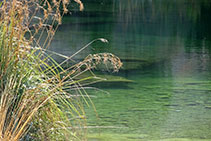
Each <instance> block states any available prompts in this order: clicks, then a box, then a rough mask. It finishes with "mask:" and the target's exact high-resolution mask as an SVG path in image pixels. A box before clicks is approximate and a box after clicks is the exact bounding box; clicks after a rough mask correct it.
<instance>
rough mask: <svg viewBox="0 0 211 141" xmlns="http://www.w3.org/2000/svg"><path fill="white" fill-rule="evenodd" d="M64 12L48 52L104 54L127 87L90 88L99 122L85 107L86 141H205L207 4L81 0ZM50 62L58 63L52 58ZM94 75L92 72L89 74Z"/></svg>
mask: <svg viewBox="0 0 211 141" xmlns="http://www.w3.org/2000/svg"><path fill="white" fill-rule="evenodd" d="M84 5H85V10H84V11H83V12H79V11H77V10H74V9H76V8H74V7H70V8H71V9H73V10H72V12H71V15H67V16H65V17H64V20H63V25H62V26H61V27H60V28H59V30H58V32H57V34H56V36H55V39H54V40H53V42H52V49H53V50H55V51H57V52H60V53H63V54H66V55H71V54H73V53H74V52H76V51H77V50H79V49H80V48H81V47H82V46H84V45H85V44H87V43H88V42H90V41H92V40H93V39H96V38H99V37H103V38H106V39H108V40H109V44H104V43H101V42H100V41H97V42H95V43H93V44H92V45H91V46H90V47H89V48H87V49H86V50H84V51H82V52H81V53H80V54H78V55H77V56H75V59H82V58H84V57H86V56H87V55H88V54H90V53H91V54H93V53H101V52H111V53H114V54H115V55H117V56H119V57H120V58H121V59H122V61H123V63H124V65H123V68H122V69H121V70H120V72H119V73H114V74H112V73H106V72H103V74H104V75H106V76H107V75H111V76H121V77H123V78H126V79H129V80H132V81H131V82H104V83H100V84H98V85H97V87H99V88H101V89H102V90H106V91H107V92H109V93H110V94H106V93H103V92H99V91H92V92H90V95H95V96H97V98H93V102H94V103H95V106H96V108H97V112H98V115H99V118H96V116H95V113H94V112H93V110H92V109H87V112H88V114H87V118H88V125H89V126H98V127H102V128H97V129H89V130H88V131H89V140H90V141H101V140H102V141H104V140H108V141H110V140H126V141H127V140H165V139H166V140H179V141H180V140H201V139H206V140H211V77H210V76H211V63H210V62H211V26H210V25H211V18H210V13H211V2H210V1H209V0H197V1H189V0H177V1H172V0H153V1H152V0H86V1H84ZM57 59H58V60H59V59H60V58H57ZM97 73H99V72H97Z"/></svg>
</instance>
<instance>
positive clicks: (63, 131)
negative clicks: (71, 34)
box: [0, 0, 122, 141]
mask: <svg viewBox="0 0 211 141" xmlns="http://www.w3.org/2000/svg"><path fill="white" fill-rule="evenodd" d="M75 2H77V3H78V4H79V5H80V10H83V4H82V2H81V1H80V0H75ZM67 4H69V1H68V0H52V1H48V0H9V1H6V0H4V1H3V2H1V3H0V13H1V14H0V117H1V118H0V140H3V141H10V140H12V141H16V140H21V139H22V140H86V130H85V129H84V127H85V126H86V115H85V112H84V109H83V107H84V105H88V106H89V105H92V106H93V103H92V102H91V99H90V97H89V95H88V94H87V93H86V91H85V89H84V86H85V85H88V84H91V83H95V82H97V81H100V80H101V79H100V78H97V77H96V76H95V75H94V73H93V72H92V70H93V69H95V68H97V67H98V66H99V65H100V64H104V65H105V66H106V68H107V69H108V70H109V71H110V70H112V69H113V71H118V70H119V68H120V67H121V65H122V63H121V61H120V59H119V58H118V57H116V56H114V55H112V54H108V53H103V54H94V55H88V57H87V58H85V59H84V61H81V62H78V63H75V64H73V65H72V66H71V67H69V68H66V69H64V68H63V67H62V64H59V63H57V62H56V61H55V60H54V59H53V58H51V56H50V55H48V50H47V48H48V47H49V46H50V42H51V40H52V38H53V36H54V34H55V32H56V30H57V28H58V26H59V25H60V24H61V18H62V16H63V15H64V13H66V12H67V10H68V9H67ZM61 9H63V10H61ZM100 40H102V41H104V42H105V41H106V40H105V39H102V38H100ZM88 45H89V44H88ZM88 45H86V46H85V47H87V46H88ZM85 47H83V48H85ZM79 52H80V51H79ZM79 52H77V53H75V54H74V55H77V54H78V53H79ZM51 53H52V52H51ZM55 54H56V55H59V56H61V57H63V58H64V59H65V62H67V60H70V59H71V58H72V56H64V55H61V54H58V53H55ZM87 71H90V76H88V77H85V78H81V77H79V76H80V75H81V74H83V73H85V72H87ZM79 95H80V96H79Z"/></svg>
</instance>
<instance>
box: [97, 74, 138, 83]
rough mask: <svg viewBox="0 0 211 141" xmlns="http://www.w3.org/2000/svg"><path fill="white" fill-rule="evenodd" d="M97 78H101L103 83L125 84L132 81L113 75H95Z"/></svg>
mask: <svg viewBox="0 0 211 141" xmlns="http://www.w3.org/2000/svg"><path fill="white" fill-rule="evenodd" d="M97 77H100V78H103V79H104V80H103V82H126V83H131V82H134V81H133V80H129V79H127V78H124V77H121V76H115V75H97Z"/></svg>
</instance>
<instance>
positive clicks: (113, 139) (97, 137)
mask: <svg viewBox="0 0 211 141" xmlns="http://www.w3.org/2000/svg"><path fill="white" fill-rule="evenodd" d="M146 137H148V135H146V134H90V135H88V141H140V140H144V139H145V138H146Z"/></svg>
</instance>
